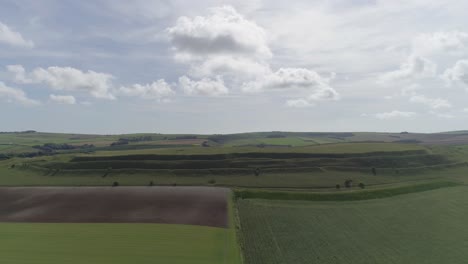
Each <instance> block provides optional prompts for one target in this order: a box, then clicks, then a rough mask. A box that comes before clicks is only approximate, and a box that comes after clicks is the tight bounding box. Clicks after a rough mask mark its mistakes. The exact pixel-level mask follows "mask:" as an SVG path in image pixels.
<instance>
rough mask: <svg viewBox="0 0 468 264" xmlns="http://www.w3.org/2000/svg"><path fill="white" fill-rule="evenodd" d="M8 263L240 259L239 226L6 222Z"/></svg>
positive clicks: (3, 238)
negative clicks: (237, 238)
mask: <svg viewBox="0 0 468 264" xmlns="http://www.w3.org/2000/svg"><path fill="white" fill-rule="evenodd" d="M0 262H1V263H5V264H6V263H8V264H63V263H67V264H88V263H89V264H91V263H99V264H133V263H138V264H146V263H171V264H186V263H187V264H188V263H195V264H196V263H199V264H223V263H226V264H240V255H239V252H238V250H237V243H236V240H235V232H234V230H233V229H225V228H214V227H204V226H188V225H169V224H42V223H34V224H29V223H0Z"/></svg>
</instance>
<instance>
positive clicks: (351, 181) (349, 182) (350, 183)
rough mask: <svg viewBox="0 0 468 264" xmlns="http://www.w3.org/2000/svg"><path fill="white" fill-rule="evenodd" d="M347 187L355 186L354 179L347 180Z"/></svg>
mask: <svg viewBox="0 0 468 264" xmlns="http://www.w3.org/2000/svg"><path fill="white" fill-rule="evenodd" d="M345 187H346V188H351V187H353V180H346V181H345Z"/></svg>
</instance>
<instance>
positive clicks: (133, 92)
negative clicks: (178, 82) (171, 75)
mask: <svg viewBox="0 0 468 264" xmlns="http://www.w3.org/2000/svg"><path fill="white" fill-rule="evenodd" d="M119 92H120V93H121V94H123V95H126V96H136V97H140V98H143V99H161V98H163V97H168V96H172V95H174V94H175V91H174V90H173V89H172V87H171V85H169V84H168V83H167V82H166V81H165V80H163V79H160V80H157V81H155V82H153V83H149V84H143V85H142V84H134V85H132V86H123V87H120V90H119Z"/></svg>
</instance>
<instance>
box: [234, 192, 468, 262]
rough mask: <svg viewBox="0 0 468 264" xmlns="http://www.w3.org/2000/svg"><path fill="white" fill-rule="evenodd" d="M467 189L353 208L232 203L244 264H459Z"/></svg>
mask: <svg viewBox="0 0 468 264" xmlns="http://www.w3.org/2000/svg"><path fill="white" fill-rule="evenodd" d="M467 206H468V189H467V187H465V186H461V187H454V188H442V189H439V190H433V191H428V192H419V193H413V194H407V195H400V196H395V197H391V198H385V199H375V200H365V201H355V202H307V201H273V200H256V199H243V200H239V201H238V210H239V216H240V225H241V232H240V233H241V241H242V246H243V252H244V257H245V260H246V261H245V263H246V264H250V263H255V264H262V263H268V264H272V263H273V264H274V263H282V264H287V263H336V264H339V263H348V264H349V263H360V264H366V263H369V264H370V263H372V264H376V263H378V264H384V263H428V264H430V263H434V264H436V263H465V260H466V258H467V257H468V253H467V251H466V247H467V246H468V242H467V240H466V238H467V237H468V227H467V225H466V222H467V221H468V213H467V211H466V210H463V209H462V208H466V207H467Z"/></svg>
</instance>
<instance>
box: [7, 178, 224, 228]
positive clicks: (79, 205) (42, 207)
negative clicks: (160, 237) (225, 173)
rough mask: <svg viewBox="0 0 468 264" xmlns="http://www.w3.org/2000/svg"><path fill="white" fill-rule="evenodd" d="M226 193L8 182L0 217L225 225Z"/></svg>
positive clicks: (220, 190) (201, 189) (203, 189)
mask: <svg viewBox="0 0 468 264" xmlns="http://www.w3.org/2000/svg"><path fill="white" fill-rule="evenodd" d="M228 196H229V189H225V188H209V187H156V186H153V187H4V188H0V222H41V223H168V224H188V225H202V226H212V227H227V225H228V204H227V199H228Z"/></svg>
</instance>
